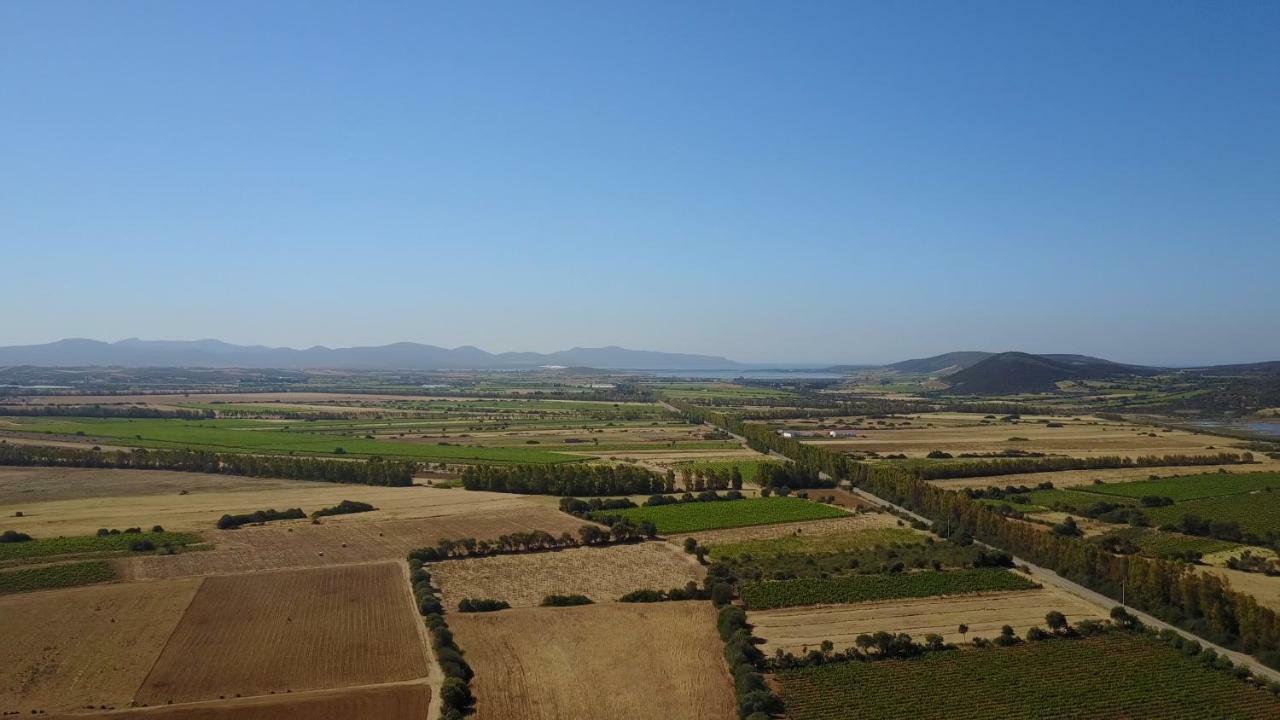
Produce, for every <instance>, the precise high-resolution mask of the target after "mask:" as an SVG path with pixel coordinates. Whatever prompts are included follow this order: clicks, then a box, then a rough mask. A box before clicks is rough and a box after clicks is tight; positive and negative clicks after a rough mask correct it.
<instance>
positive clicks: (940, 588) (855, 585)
mask: <svg viewBox="0 0 1280 720" xmlns="http://www.w3.org/2000/svg"><path fill="white" fill-rule="evenodd" d="M1033 587H1035V585H1034V584H1033V583H1032V582H1030V581H1029V580H1027V579H1025V578H1023V577H1022V576H1021V575H1016V574H1014V573H1012V572H1009V571H1007V570H1002V569H1000V568H974V569H971V570H951V571H946V572H935V571H932V570H927V571H924V572H911V573H894V574H873V575H844V576H840V577H831V578H799V579H795V580H767V581H764V582H753V583H746V584H744V585H743V586H742V600H743V602H744V603H746V606H747V607H749V608H751V609H752V610H768V609H771V608H784V607H795V606H799V605H825V604H834V603H859V602H870V601H872V600H893V599H896V598H917V597H934V596H937V595H954V594H961V593H974V592H983V591H998V590H1026V589H1028V588H1033Z"/></svg>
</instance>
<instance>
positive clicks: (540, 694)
mask: <svg viewBox="0 0 1280 720" xmlns="http://www.w3.org/2000/svg"><path fill="white" fill-rule="evenodd" d="M449 627H450V628H451V629H452V630H453V631H454V635H455V637H457V639H458V645H459V646H460V647H462V648H464V649H465V650H466V651H467V661H468V662H469V663H471V666H472V667H473V668H474V669H475V673H476V677H475V679H474V680H473V681H472V685H473V690H474V692H475V694H476V696H477V703H476V713H475V720H565V719H567V718H573V719H575V720H577V719H584V720H585V719H587V718H636V719H638V720H641V719H642V720H731V719H732V718H736V717H737V712H736V710H735V708H734V701H733V689H732V686H731V681H730V678H729V674H728V671H727V669H726V668H725V663H724V659H723V658H722V657H721V655H722V653H723V647H724V645H723V643H721V641H720V637H719V636H718V635H717V634H716V629H715V611H714V610H713V609H712V608H711V604H710V603H705V602H666V603H654V604H649V605H638V604H629V603H610V604H605V605H588V606H583V607H572V608H520V609H514V610H503V611H500V612H496V613H483V614H471V615H462V614H456V613H455V614H450V616H449Z"/></svg>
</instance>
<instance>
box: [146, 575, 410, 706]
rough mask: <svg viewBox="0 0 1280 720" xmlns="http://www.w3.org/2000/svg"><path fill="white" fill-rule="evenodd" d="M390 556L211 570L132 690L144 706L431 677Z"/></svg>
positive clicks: (405, 590) (406, 594)
mask: <svg viewBox="0 0 1280 720" xmlns="http://www.w3.org/2000/svg"><path fill="white" fill-rule="evenodd" d="M417 623H418V616H417V613H416V612H415V610H414V607H413V603H412V599H411V598H410V596H409V590H408V584H407V580H406V576H405V573H404V570H403V569H402V568H401V566H400V565H398V564H395V563H381V564H374V565H354V566H345V567H341V568H325V569H316V570H296V571H287V572H275V573H255V574H250V575H234V576H222V577H211V578H207V579H206V580H205V581H204V584H203V585H202V586H201V588H200V592H199V593H197V594H196V597H195V599H194V600H193V601H192V602H191V607H190V608H189V609H188V610H187V612H186V614H185V615H184V616H183V618H182V622H181V623H179V624H178V627H177V628H176V629H175V630H174V632H173V637H172V638H171V639H170V640H169V642H168V644H167V645H166V646H165V649H164V652H163V653H162V654H161V656H160V659H159V660H157V661H156V664H155V667H154V668H152V670H151V673H150V674H149V675H148V676H147V679H146V681H145V682H144V683H143V684H142V687H141V688H140V689H139V690H138V694H137V698H136V699H137V701H138V702H139V703H145V704H147V705H163V704H167V703H170V702H188V701H194V700H208V699H212V698H219V697H224V696H225V697H235V696H238V695H242V696H249V695H265V694H267V693H272V692H275V693H281V692H289V691H293V692H297V691H300V690H311V689H320V688H332V687H343V686H352V685H365V684H374V683H385V682H391V681H398V680H411V679H414V678H420V677H424V676H426V675H427V660H426V657H425V655H424V650H423V646H422V640H421V636H420V635H419V632H418V628H417Z"/></svg>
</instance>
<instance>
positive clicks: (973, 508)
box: [682, 406, 1280, 667]
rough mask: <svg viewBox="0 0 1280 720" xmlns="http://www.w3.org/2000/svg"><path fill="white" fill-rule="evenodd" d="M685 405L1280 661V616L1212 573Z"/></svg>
mask: <svg viewBox="0 0 1280 720" xmlns="http://www.w3.org/2000/svg"><path fill="white" fill-rule="evenodd" d="M687 407H689V409H690V411H691V412H690V414H691V415H692V416H694V417H701V418H702V419H706V420H707V421H709V422H713V423H715V424H718V425H719V426H720V427H722V428H724V429H726V430H728V431H730V432H736V433H738V434H741V435H744V436H746V437H747V438H748V439H750V440H752V441H753V442H756V443H758V444H759V445H760V447H761V448H763V449H768V450H775V451H777V452H780V453H782V454H784V455H789V456H790V455H791V453H793V452H794V453H795V456H792V459H794V460H803V461H805V462H811V463H812V464H814V465H816V466H818V467H823V468H824V469H825V470H826V472H828V473H830V474H831V475H833V476H835V477H838V478H844V479H848V480H850V481H851V482H852V483H853V484H854V485H856V486H857V487H859V488H862V489H863V490H866V491H868V492H870V493H872V494H874V495H877V496H879V497H881V498H883V499H885V500H888V501H889V502H892V503H894V504H897V505H901V506H903V507H906V508H908V509H910V510H912V511H913V512H916V513H918V514H920V515H923V516H925V517H927V518H929V519H931V520H932V521H933V522H934V523H935V526H934V529H935V531H936V532H938V533H939V534H941V535H943V536H957V537H965V538H973V539H977V540H980V541H982V542H984V543H987V544H989V545H993V546H995V547H998V548H1000V549H1002V550H1005V551H1008V552H1011V553H1014V554H1015V555H1018V556H1020V557H1023V558H1025V559H1027V560H1029V561H1031V562H1034V563H1036V564H1038V565H1042V566H1045V567H1048V568H1050V569H1052V570H1053V571H1055V572H1057V573H1058V574H1059V575H1061V576H1063V577H1065V578H1068V579H1070V580H1073V581H1075V582H1078V583H1080V584H1082V585H1085V586H1088V587H1091V588H1093V589H1094V590H1096V591H1098V592H1101V593H1103V594H1105V595H1108V596H1110V597H1112V598H1119V597H1120V595H1121V589H1122V587H1123V589H1124V593H1125V597H1126V598H1127V600H1128V601H1129V602H1130V604H1132V605H1134V606H1135V607H1138V608H1141V609H1143V610H1145V611H1147V612H1149V613H1151V614H1152V615H1155V616H1156V617H1159V618H1161V619H1163V620H1165V621H1167V622H1170V623H1172V624H1175V625H1178V626H1180V627H1183V628H1185V629H1187V630H1189V631H1191V632H1194V633H1197V634H1200V635H1203V636H1205V637H1208V638H1209V639H1211V640H1213V641H1214V642H1217V643H1219V644H1222V645H1226V646H1227V647H1231V648H1233V649H1237V650H1240V651H1243V652H1246V653H1249V654H1252V655H1254V656H1255V657H1257V658H1258V659H1259V660H1261V661H1262V662H1263V663H1266V664H1267V665H1270V666H1272V667H1280V616H1278V615H1277V613H1276V612H1275V611H1273V610H1272V609H1270V608H1267V607H1264V606H1262V605H1260V604H1259V603H1258V601H1257V600H1256V599H1254V598H1253V596H1251V595H1247V594H1244V593H1240V592H1236V591H1234V590H1232V589H1231V588H1230V587H1229V586H1228V584H1227V582H1226V581H1224V580H1223V579H1222V578H1219V577H1218V576H1216V575H1210V574H1207V573H1200V572H1196V571H1195V570H1194V569H1193V568H1192V567H1190V566H1188V565H1186V564H1185V563H1182V562H1177V561H1170V560H1161V559H1154V558H1145V557H1141V556H1118V555H1115V554H1113V553H1111V552H1108V551H1107V550H1106V549H1104V548H1102V547H1099V546H1097V545H1095V544H1093V543H1090V542H1088V541H1086V540H1084V539H1082V538H1078V537H1073V536H1070V535H1061V534H1057V533H1046V532H1041V531H1040V530H1038V529H1036V528H1035V527H1033V526H1032V525H1030V524H1027V523H1021V522H1017V521H1016V520H1011V519H1009V518H1006V517H1004V516H1003V515H1002V514H1000V513H999V512H998V511H996V510H995V509H993V508H991V507H988V506H986V505H983V504H981V503H979V502H977V501H975V500H973V499H972V498H970V497H968V496H966V495H965V494H963V493H957V492H951V491H948V490H944V489H942V488H939V487H937V486H935V485H932V484H931V483H929V482H928V478H927V477H925V476H924V475H923V474H922V473H921V472H920V468H918V467H911V466H901V465H889V464H870V463H859V462H854V461H851V460H849V459H848V458H846V457H844V456H841V455H838V454H836V453H834V452H831V451H828V450H825V449H823V448H817V447H813V446H804V445H801V444H800V443H798V442H796V441H794V440H790V439H788V438H783V437H780V436H778V435H776V434H775V433H772V432H768V431H767V430H766V431H764V432H759V431H757V430H755V429H754V428H752V426H750V425H748V424H746V423H743V422H741V421H738V420H736V419H734V418H732V417H729V416H726V415H724V414H723V413H714V412H708V411H705V410H704V409H701V408H696V407H690V406H687ZM682 409H684V408H682ZM757 427H759V426H757ZM1247 455H1248V454H1247V453H1246V456H1247ZM1174 457H1177V456H1174ZM1241 461H1242V462H1243V461H1247V460H1245V459H1244V458H1241ZM1003 462H1007V461H1003ZM1221 462H1222V460H1221V459H1215V463H1221Z"/></svg>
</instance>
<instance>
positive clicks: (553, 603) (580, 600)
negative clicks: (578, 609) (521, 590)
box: [542, 595, 594, 607]
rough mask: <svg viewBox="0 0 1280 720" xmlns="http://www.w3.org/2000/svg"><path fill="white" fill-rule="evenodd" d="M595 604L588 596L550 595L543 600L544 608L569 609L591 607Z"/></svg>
mask: <svg viewBox="0 0 1280 720" xmlns="http://www.w3.org/2000/svg"><path fill="white" fill-rule="evenodd" d="M592 602H594V601H593V600H592V599H591V598H589V597H587V596H586V595H548V596H546V597H544V598H542V606H543V607H569V606H573V605H590V604H591V603H592Z"/></svg>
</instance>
